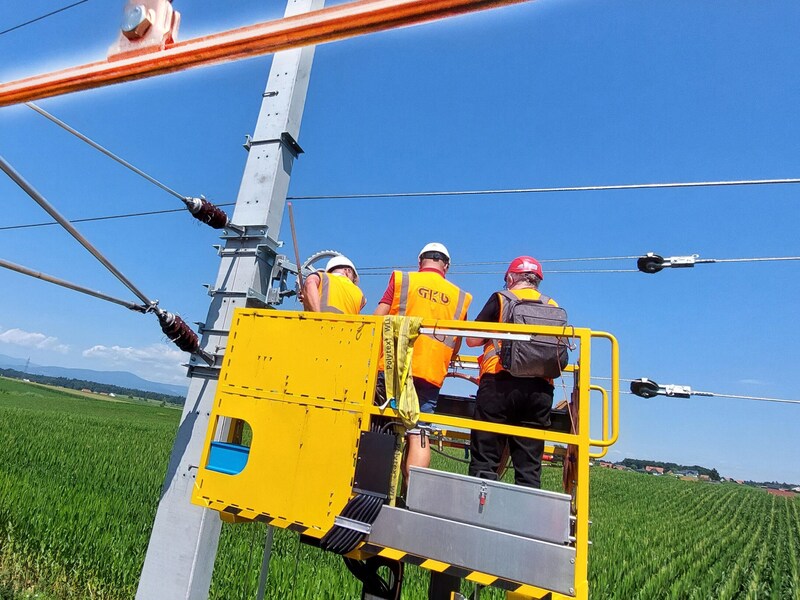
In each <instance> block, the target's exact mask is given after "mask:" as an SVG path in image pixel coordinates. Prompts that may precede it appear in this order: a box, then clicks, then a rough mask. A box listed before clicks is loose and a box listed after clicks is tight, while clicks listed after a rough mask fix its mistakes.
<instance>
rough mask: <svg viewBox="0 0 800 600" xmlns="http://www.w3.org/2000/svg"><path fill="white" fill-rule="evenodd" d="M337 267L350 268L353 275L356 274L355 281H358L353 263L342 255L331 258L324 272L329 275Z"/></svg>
mask: <svg viewBox="0 0 800 600" xmlns="http://www.w3.org/2000/svg"><path fill="white" fill-rule="evenodd" d="M337 267H350V268H351V269H353V273H355V274H356V280H358V271H357V270H356V266H355V265H354V264H353V261H352V260H350V259H349V258H347V257H346V256H345V255H344V254H339V255H337V256H334V257H333V258H331V259H330V260H329V261H328V264H327V265H325V272H326V273H330V272H331V271H333V270H334V269H336V268H337Z"/></svg>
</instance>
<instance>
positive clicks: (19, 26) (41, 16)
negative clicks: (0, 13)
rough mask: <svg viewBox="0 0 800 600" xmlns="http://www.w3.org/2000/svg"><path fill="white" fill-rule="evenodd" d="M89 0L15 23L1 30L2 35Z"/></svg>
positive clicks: (79, 0) (81, 0)
mask: <svg viewBox="0 0 800 600" xmlns="http://www.w3.org/2000/svg"><path fill="white" fill-rule="evenodd" d="M87 2H89V0H78V2H73V3H72V4H68V5H67V6H62V7H61V8H58V9H56V10H52V11H50V12H49V13H46V14H44V15H40V16H38V17H35V18H33V19H29V20H28V21H25V22H24V23H19V24H18V25H14V26H13V27H9V28H8V29H3V30H2V31H0V35H5V34H6V33H11V32H12V31H16V30H17V29H22V28H23V27H27V26H28V25H32V24H34V23H37V22H39V21H43V20H44V19H47V18H48V17H52V16H53V15H57V14H58V13H62V12H64V11H65V10H69V9H70V8H75V7H76V6H78V5H80V4H86V3H87Z"/></svg>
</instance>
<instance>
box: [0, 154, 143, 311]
mask: <svg viewBox="0 0 800 600" xmlns="http://www.w3.org/2000/svg"><path fill="white" fill-rule="evenodd" d="M0 170H2V171H4V172H5V173H6V175H8V176H9V177H10V178H11V180H12V181H13V182H14V183H16V184H17V185H18V186H19V187H20V188H22V190H23V191H24V192H25V193H26V194H28V196H30V197H31V199H33V201H34V202H36V203H37V204H38V205H39V206H41V207H42V208H43V209H44V210H45V212H47V214H49V215H50V216H51V217H53V219H55V220H56V221H57V222H58V223H59V224H60V225H61V226H62V227H63V228H64V229H66V230H67V232H69V234H70V235H71V236H72V237H73V238H75V239H76V240H77V241H78V243H80V244H81V246H83V247H84V248H86V250H88V251H89V253H90V254H91V255H92V256H94V257H95V258H96V259H97V260H98V261H100V263H101V264H102V265H103V266H104V267H105V268H106V269H108V270H109V271H110V272H111V273H112V274H113V275H114V276H115V277H116V278H117V279H118V280H119V281H120V282H122V284H123V285H124V286H125V287H127V288H128V289H129V290H130V291H131V292H133V294H135V295H136V297H137V298H139V299H140V300H141V301H142V302H143V303H144V304H145V305H146V306H152V305H153V302H152V301H151V300H150V299H149V298H148V297H147V296H145V295H144V293H143V292H142V291H140V290H139V288H137V287H136V286H135V285H134V284H133V283H132V282H131V281H130V280H129V279H128V278H127V277H125V275H123V274H122V272H121V271H120V270H119V269H117V268H116V267H115V266H114V265H113V264H111V262H110V261H109V260H108V259H107V258H106V257H105V256H103V254H102V253H101V252H100V251H99V250H98V249H97V248H95V247H94V246H93V245H92V244H91V243H90V242H89V240H87V239H86V238H85V237H83V235H81V233H80V232H79V231H78V230H77V229H75V227H73V226H72V223H70V222H69V221H68V220H67V219H65V218H64V217H63V216H62V215H61V213H59V212H58V211H57V210H56V208H55V207H54V206H53V205H52V204H50V203H49V202H48V201H47V200H46V199H45V197H44V196H42V195H41V194H40V193H39V192H38V191H37V190H36V189H35V188H34V187H33V186H32V185H31V184H29V183H28V182H27V181H26V180H25V179H24V178H23V177H22V175H20V174H19V173H18V172H17V171H16V170H15V169H14V167H12V166H11V165H10V164H9V163H8V162H7V161H6V160H5V159H4V158H3V157H2V156H0Z"/></svg>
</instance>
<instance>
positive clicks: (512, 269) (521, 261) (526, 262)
mask: <svg viewBox="0 0 800 600" xmlns="http://www.w3.org/2000/svg"><path fill="white" fill-rule="evenodd" d="M509 273H534V274H535V275H538V276H539V279H544V273H543V272H542V265H541V264H540V263H539V261H538V260H536V259H535V258H533V257H532V256H518V257H517V258H515V259H514V260H512V261H511V264H510V265H508V269H507V270H506V275H508V274H509Z"/></svg>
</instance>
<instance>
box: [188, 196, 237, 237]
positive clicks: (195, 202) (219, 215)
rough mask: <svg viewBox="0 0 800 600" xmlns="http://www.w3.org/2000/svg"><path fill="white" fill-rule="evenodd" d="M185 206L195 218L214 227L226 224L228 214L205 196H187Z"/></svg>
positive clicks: (220, 227) (219, 227)
mask: <svg viewBox="0 0 800 600" xmlns="http://www.w3.org/2000/svg"><path fill="white" fill-rule="evenodd" d="M186 208H188V209H189V212H190V213H192V215H193V216H194V218H195V219H197V220H198V221H202V222H203V223H205V224H206V225H210V226H211V227H213V228H214V229H222V228H223V227H225V226H226V225H227V224H228V215H226V214H225V211H224V210H222V209H221V208H219V207H218V206H215V205H214V204H212V203H211V202H209V201H208V200H206V199H205V198H187V199H186Z"/></svg>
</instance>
